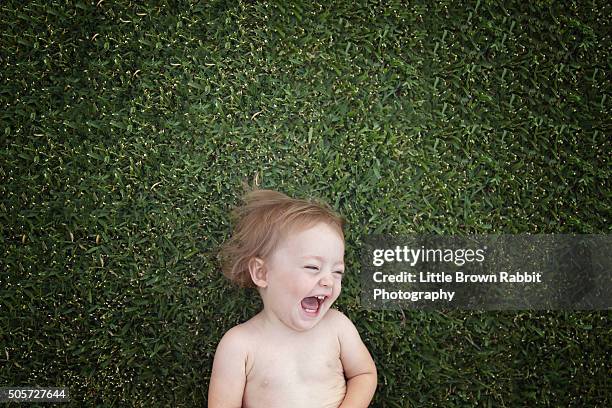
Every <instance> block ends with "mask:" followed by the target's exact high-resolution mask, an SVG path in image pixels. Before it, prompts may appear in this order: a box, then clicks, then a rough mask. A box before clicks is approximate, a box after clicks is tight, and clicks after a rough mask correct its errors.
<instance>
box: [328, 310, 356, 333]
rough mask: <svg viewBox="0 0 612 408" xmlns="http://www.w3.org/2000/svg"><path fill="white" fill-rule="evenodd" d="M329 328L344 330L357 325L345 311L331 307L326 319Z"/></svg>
mask: <svg viewBox="0 0 612 408" xmlns="http://www.w3.org/2000/svg"><path fill="white" fill-rule="evenodd" d="M324 321H325V323H326V326H327V328H328V329H333V330H335V331H342V330H345V329H347V328H352V327H355V325H353V322H351V320H350V319H349V318H348V317H346V315H345V314H344V313H342V312H341V311H339V310H336V309H329V310H328V312H327V314H326V315H325V319H324Z"/></svg>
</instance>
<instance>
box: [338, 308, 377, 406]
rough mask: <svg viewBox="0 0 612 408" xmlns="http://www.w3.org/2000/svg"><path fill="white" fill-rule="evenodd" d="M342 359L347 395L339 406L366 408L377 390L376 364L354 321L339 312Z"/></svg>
mask: <svg viewBox="0 0 612 408" xmlns="http://www.w3.org/2000/svg"><path fill="white" fill-rule="evenodd" d="M337 320H338V326H337V327H338V329H339V332H338V338H339V340H340V360H341V361H342V366H343V368H344V376H345V377H346V395H345V397H344V400H343V401H342V404H341V405H340V407H339V408H361V407H363V408H366V407H368V405H369V404H370V401H372V397H373V396H374V391H376V381H377V379H376V366H375V365H374V360H372V357H371V356H370V353H369V352H368V349H367V348H366V346H365V345H364V344H363V342H362V341H361V337H359V332H357V329H356V328H355V326H354V325H353V323H352V322H351V321H350V320H349V319H348V318H347V317H346V316H345V315H343V314H342V313H340V312H338V313H337Z"/></svg>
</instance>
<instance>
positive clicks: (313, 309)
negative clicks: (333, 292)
mask: <svg viewBox="0 0 612 408" xmlns="http://www.w3.org/2000/svg"><path fill="white" fill-rule="evenodd" d="M325 299H326V296H309V297H306V298H304V299H302V302H301V303H302V309H304V311H305V312H306V314H307V315H313V316H316V315H317V313H319V309H320V308H321V305H322V304H323V302H324V301H325Z"/></svg>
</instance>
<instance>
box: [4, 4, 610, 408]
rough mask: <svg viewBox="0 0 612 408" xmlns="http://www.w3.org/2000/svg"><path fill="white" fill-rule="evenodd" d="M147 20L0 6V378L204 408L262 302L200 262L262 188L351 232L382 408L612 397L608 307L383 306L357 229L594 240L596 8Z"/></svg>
mask: <svg viewBox="0 0 612 408" xmlns="http://www.w3.org/2000/svg"><path fill="white" fill-rule="evenodd" d="M96 3H97V4H96ZM143 3H144V2H143ZM146 3H147V5H138V4H136V3H135V2H128V1H117V2H111V1H102V2H99V3H98V2H97V1H93V2H89V1H87V2H86V1H77V2H68V1H66V2H64V1H61V2H60V1H31V2H17V1H8V2H3V3H2V4H1V5H0V27H2V29H1V33H0V34H1V37H0V47H1V48H0V66H1V70H0V106H1V109H0V134H1V135H2V136H1V137H0V251H1V252H0V271H1V272H0V273H1V274H0V288H2V289H1V291H0V362H1V363H0V383H1V384H4V385H33V384H37V385H40V386H62V385H63V386H68V387H70V390H71V393H72V397H73V401H74V402H73V403H72V404H70V405H71V406H80V405H87V406H113V405H114V406H123V405H129V406H149V405H151V404H153V405H160V406H184V407H191V406H198V405H199V406H202V405H204V404H205V401H206V392H207V384H208V378H209V375H210V369H211V363H212V357H213V354H214V350H215V347H216V344H217V342H218V340H219V338H220V336H221V335H222V334H223V333H224V332H225V331H226V330H227V329H228V328H229V327H231V326H232V325H234V324H236V323H238V322H240V321H243V320H245V319H247V318H248V317H250V316H251V315H252V314H253V313H255V311H256V310H257V309H258V308H259V305H260V303H259V300H258V299H257V297H256V295H255V293H252V292H248V291H239V290H236V289H234V288H232V287H231V285H229V283H227V282H226V281H225V280H224V279H223V277H222V276H221V274H220V272H219V269H218V265H217V264H216V261H215V258H214V251H215V250H216V248H217V247H218V245H219V244H220V243H221V242H223V240H225V239H226V238H227V236H228V234H229V230H230V226H229V217H228V211H229V209H230V208H231V206H232V205H233V204H235V203H237V202H238V198H239V195H240V188H241V182H242V181H243V180H248V179H252V178H253V176H254V175H255V174H259V175H260V177H262V178H263V186H264V187H268V188H274V189H279V190H281V191H284V192H286V193H288V194H291V195H299V196H319V197H322V198H324V199H326V200H327V201H329V202H330V203H331V204H332V205H333V206H334V207H335V208H337V209H338V210H339V211H340V212H341V213H342V214H343V215H344V216H345V217H346V218H347V220H348V225H349V227H348V230H347V234H346V237H347V264H348V267H349V271H352V272H351V273H349V274H348V276H347V281H346V284H345V287H344V291H343V294H342V296H341V298H340V300H339V302H338V307H339V308H340V309H341V310H343V311H344V312H345V313H347V314H348V315H349V317H351V319H352V320H353V321H354V322H355V323H356V325H357V327H358V329H359V331H360V333H361V334H362V337H363V338H364V341H365V342H366V344H367V345H368V347H369V349H370V350H371V352H372V354H373V356H374V358H375V360H376V363H377V367H378V369H379V390H378V392H377V394H376V397H375V401H374V404H373V406H376V407H406V406H458V407H459V406H474V405H479V406H485V407H486V406H496V407H497V406H501V407H503V406H506V407H515V406H525V407H527V406H529V407H532V406H576V407H582V406H601V407H604V406H609V405H610V403H611V399H612V397H611V395H610V394H611V393H610V391H609V390H610V389H611V388H612V387H611V383H610V364H609V361H610V350H611V349H612V348H611V332H610V329H609V327H610V323H609V316H610V314H609V312H608V311H601V312H575V313H574V312H528V311H525V312H516V313H508V312H503V313H502V312H499V313H492V312H486V313H485V312H482V313H476V312H456V311H455V312H448V313H425V312H405V313H398V312H376V311H369V310H363V309H362V308H360V306H359V290H360V284H359V281H358V276H359V270H360V265H359V263H358V259H359V250H360V246H361V243H362V242H363V239H364V237H365V236H366V235H367V234H370V233H379V232H384V233H439V234H468V233H572V232H576V233H609V232H610V229H611V228H610V215H611V212H610V203H611V189H610V171H611V170H610V169H611V168H612V167H611V166H610V151H611V150H612V149H611V142H610V137H609V136H610V117H611V108H612V104H611V103H610V92H611V84H610V76H609V72H610V58H609V50H610V35H609V18H610V15H611V6H610V5H609V2H606V1H599V0H596V1H591V2H586V1H584V2H583V1H580V2H551V1H535V2H494V1H477V2H471V3H469V4H463V3H462V2H461V3H460V2H446V1H436V2H427V1H423V2H409V3H406V2H401V3H400V2H382V1H378V2H376V1H370V2H347V1H345V2H333V3H332V2H324V3H323V4H324V5H319V4H313V3H312V2H294V5H287V4H285V2H280V1H274V2H257V1H253V2H246V1H245V2H235V3H234V2H225V1H206V2H197V3H196V2H194V3H191V2H179V1H175V2H170V1H166V2H158V3H157V4H155V5H153V2H146ZM353 3H355V4H353ZM357 3H359V4H357Z"/></svg>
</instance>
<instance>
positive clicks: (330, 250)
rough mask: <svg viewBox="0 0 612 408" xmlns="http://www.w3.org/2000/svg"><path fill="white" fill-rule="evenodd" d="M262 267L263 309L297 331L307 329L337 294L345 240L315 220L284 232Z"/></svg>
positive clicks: (315, 321) (320, 317) (342, 270)
mask: <svg viewBox="0 0 612 408" xmlns="http://www.w3.org/2000/svg"><path fill="white" fill-rule="evenodd" d="M265 267H266V270H267V273H268V279H267V280H268V286H267V287H266V289H265V290H264V291H263V292H262V297H263V301H264V308H265V309H266V311H267V312H271V313H273V314H274V315H275V316H276V317H278V319H279V320H280V321H281V322H282V323H284V324H285V325H286V326H288V327H290V328H292V329H294V330H296V331H304V330H308V329H311V328H312V327H314V326H315V325H316V324H317V323H318V322H319V321H321V319H322V318H323V316H324V315H325V313H327V311H328V310H329V308H330V307H331V305H332V304H333V303H334V301H335V300H336V299H337V298H338V295H340V290H341V284H342V273H343V272H344V241H343V240H342V237H341V236H340V235H339V234H338V232H336V231H335V230H334V229H333V228H332V227H330V226H329V225H327V224H325V223H318V224H316V225H314V226H313V227H310V228H307V229H304V230H298V231H294V232H292V233H289V234H287V237H286V239H285V240H284V241H282V242H280V243H279V245H278V247H277V248H276V250H275V251H274V252H273V253H272V254H271V255H270V256H269V257H268V259H266V260H265Z"/></svg>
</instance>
